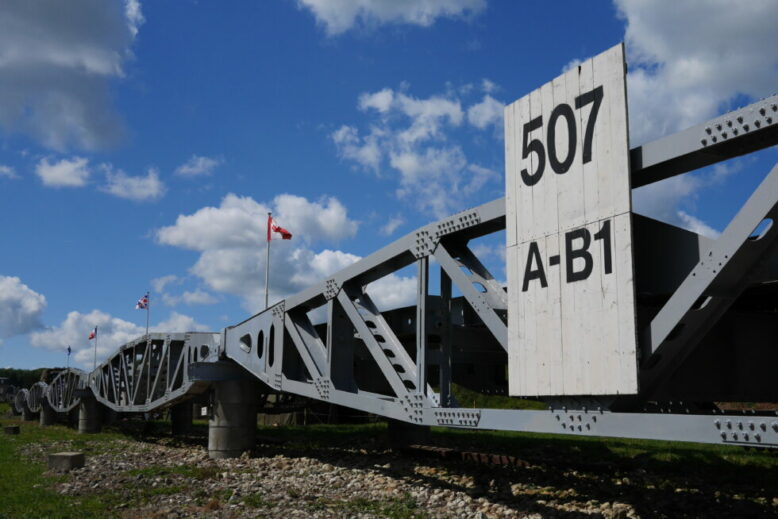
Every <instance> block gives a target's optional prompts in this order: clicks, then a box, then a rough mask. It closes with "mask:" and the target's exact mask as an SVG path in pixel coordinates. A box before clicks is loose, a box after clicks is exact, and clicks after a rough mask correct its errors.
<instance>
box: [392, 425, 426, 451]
mask: <svg viewBox="0 0 778 519" xmlns="http://www.w3.org/2000/svg"><path fill="white" fill-rule="evenodd" d="M387 425H388V427H387V429H388V432H389V443H390V445H391V447H392V449H395V450H402V449H405V448H407V447H409V446H411V445H424V444H428V443H429V441H430V428H429V426H426V425H414V424H411V423H407V422H402V421H400V420H392V419H391V418H390V419H389V420H388V424H387Z"/></svg>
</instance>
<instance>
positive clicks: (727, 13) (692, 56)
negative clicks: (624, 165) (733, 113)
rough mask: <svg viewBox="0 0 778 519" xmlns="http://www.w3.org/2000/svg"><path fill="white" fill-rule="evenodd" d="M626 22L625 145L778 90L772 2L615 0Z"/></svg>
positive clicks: (776, 10) (776, 6) (777, 9)
mask: <svg viewBox="0 0 778 519" xmlns="http://www.w3.org/2000/svg"><path fill="white" fill-rule="evenodd" d="M615 3H616V6H617V8H618V10H619V13H620V15H621V16H622V17H623V18H624V19H625V20H626V22H627V30H626V36H625V38H626V43H627V55H628V61H629V64H630V73H629V75H628V87H629V104H630V126H631V130H630V131H631V141H632V143H633V145H634V144H642V143H644V142H646V141H648V140H651V139H654V138H657V137H661V136H662V135H665V134H668V133H672V132H674V131H678V130H681V129H683V128H686V127H689V126H692V125H694V124H697V123H700V122H702V121H704V120H706V119H708V118H710V117H713V116H715V115H716V114H717V113H718V112H719V111H720V110H721V109H722V108H729V107H730V106H729V105H730V103H732V102H733V100H734V99H735V97H736V96H738V95H745V96H748V97H751V98H760V97H764V96H766V95H769V94H771V93H772V92H773V91H774V90H775V85H776V84H778V54H777V53H776V52H775V49H776V48H778V31H776V30H775V20H778V2H775V1H773V0H753V1H749V2H740V3H738V4H737V5H736V6H733V4H732V3H731V2H729V1H727V0H687V1H684V2H675V1H672V0H661V1H652V2H648V1H644V0H616V2H615Z"/></svg>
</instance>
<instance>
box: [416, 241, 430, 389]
mask: <svg viewBox="0 0 778 519" xmlns="http://www.w3.org/2000/svg"><path fill="white" fill-rule="evenodd" d="M429 261H430V260H429V258H428V257H426V256H425V257H423V258H419V260H418V261H417V262H416V264H417V266H418V275H417V283H416V286H417V292H416V391H418V392H419V393H421V394H426V392H427V339H428V334H427V295H428V294H429Z"/></svg>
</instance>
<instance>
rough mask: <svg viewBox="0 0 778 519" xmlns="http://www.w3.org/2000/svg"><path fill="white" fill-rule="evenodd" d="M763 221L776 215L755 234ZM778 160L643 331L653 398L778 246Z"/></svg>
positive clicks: (643, 381) (644, 387) (646, 380)
mask: <svg viewBox="0 0 778 519" xmlns="http://www.w3.org/2000/svg"><path fill="white" fill-rule="evenodd" d="M764 220H772V222H771V224H770V226H769V227H767V228H766V229H765V230H763V231H762V234H760V235H759V236H752V233H753V232H754V231H755V230H756V229H757V227H758V226H759V225H760V223H761V222H763V221H764ZM776 222H778V164H777V165H776V166H775V167H773V169H772V171H771V172H770V174H769V175H767V177H766V178H765V179H764V180H763V181H762V183H761V184H760V185H759V187H758V188H757V189H756V191H754V193H753V194H752V195H751V197H750V198H749V199H748V201H747V202H746V203H745V205H744V206H743V207H742V208H741V209H740V211H739V212H738V214H737V215H736V216H735V218H734V219H733V220H732V222H730V224H729V225H728V226H727V228H726V229H725V230H724V232H723V233H722V234H721V236H719V238H718V239H717V240H715V241H714V242H713V243H712V244H711V248H710V250H709V251H708V252H707V253H706V254H704V255H703V257H702V258H701V259H700V261H699V263H698V264H697V265H696V266H695V267H694V268H693V269H692V271H691V272H690V273H689V274H688V276H687V277H686V279H685V280H684V281H683V283H681V286H680V287H678V289H677V290H676V291H675V292H674V293H673V295H672V296H671V297H670V299H669V300H668V301H667V302H666V303H665V305H664V306H663V307H662V309H661V310H660V311H659V313H657V314H656V316H655V317H654V318H653V320H652V321H651V324H650V326H649V327H648V328H647V329H646V330H645V331H644V332H643V337H642V341H641V342H642V347H643V348H644V358H646V359H647V360H646V362H644V363H643V365H642V369H641V372H640V391H641V394H645V395H647V396H649V397H650V395H651V393H652V391H653V390H654V389H655V388H656V387H657V386H658V385H659V384H661V382H662V381H663V380H666V379H667V378H668V377H669V376H671V375H672V373H674V372H675V370H676V369H677V368H678V367H679V366H680V365H681V363H682V361H683V360H684V359H685V358H686V357H687V356H688V355H689V354H690V353H691V352H692V351H693V349H694V348H695V347H696V346H697V344H699V342H700V341H701V340H702V339H703V338H704V336H705V334H707V333H708V332H709V331H710V329H711V328H712V327H713V325H714V324H716V322H717V321H718V320H719V319H720V318H721V316H722V315H723V314H724V312H726V311H727V309H729V307H730V306H731V305H732V304H733V303H734V302H735V300H736V299H737V297H738V296H739V295H740V294H742V292H743V291H744V290H745V289H746V288H747V287H748V286H749V284H750V283H751V282H752V281H753V278H754V276H755V275H756V274H757V273H758V271H759V269H758V268H757V267H758V265H759V263H760V262H764V261H765V260H766V258H769V256H770V254H771V253H772V252H773V251H774V250H775V249H776V247H778V225H776Z"/></svg>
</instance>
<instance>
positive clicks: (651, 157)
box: [630, 95, 778, 188]
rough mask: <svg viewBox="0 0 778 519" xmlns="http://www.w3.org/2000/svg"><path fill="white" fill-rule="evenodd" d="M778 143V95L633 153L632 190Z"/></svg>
mask: <svg viewBox="0 0 778 519" xmlns="http://www.w3.org/2000/svg"><path fill="white" fill-rule="evenodd" d="M776 142H778V95H773V96H771V97H768V98H766V99H763V100H761V101H757V102H756V103H752V104H750V105H748V106H746V107H744V108H740V109H738V110H733V111H731V112H729V113H726V114H724V115H721V116H719V117H715V118H713V119H711V120H709V121H707V122H704V123H702V124H698V125H697V126H693V127H691V128H688V129H686V130H683V131H681V132H679V133H674V134H672V135H668V136H666V137H662V138H661V139H657V140H655V141H652V142H649V143H647V144H644V145H642V146H638V147H636V148H633V149H632V150H630V163H631V164H630V167H631V169H632V171H631V176H632V187H633V188H636V187H640V186H645V185H647V184H651V183H652V182H657V181H659V180H663V179H665V178H668V177H671V176H673V175H677V174H679V173H685V172H687V171H692V170H695V169H698V168H701V167H704V166H709V165H711V164H715V163H716V162H720V161H722V160H726V159H730V158H734V157H738V156H740V155H744V154H746V153H751V152H754V151H757V150H760V149H762V148H767V147H769V146H773V145H775V143H776Z"/></svg>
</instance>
